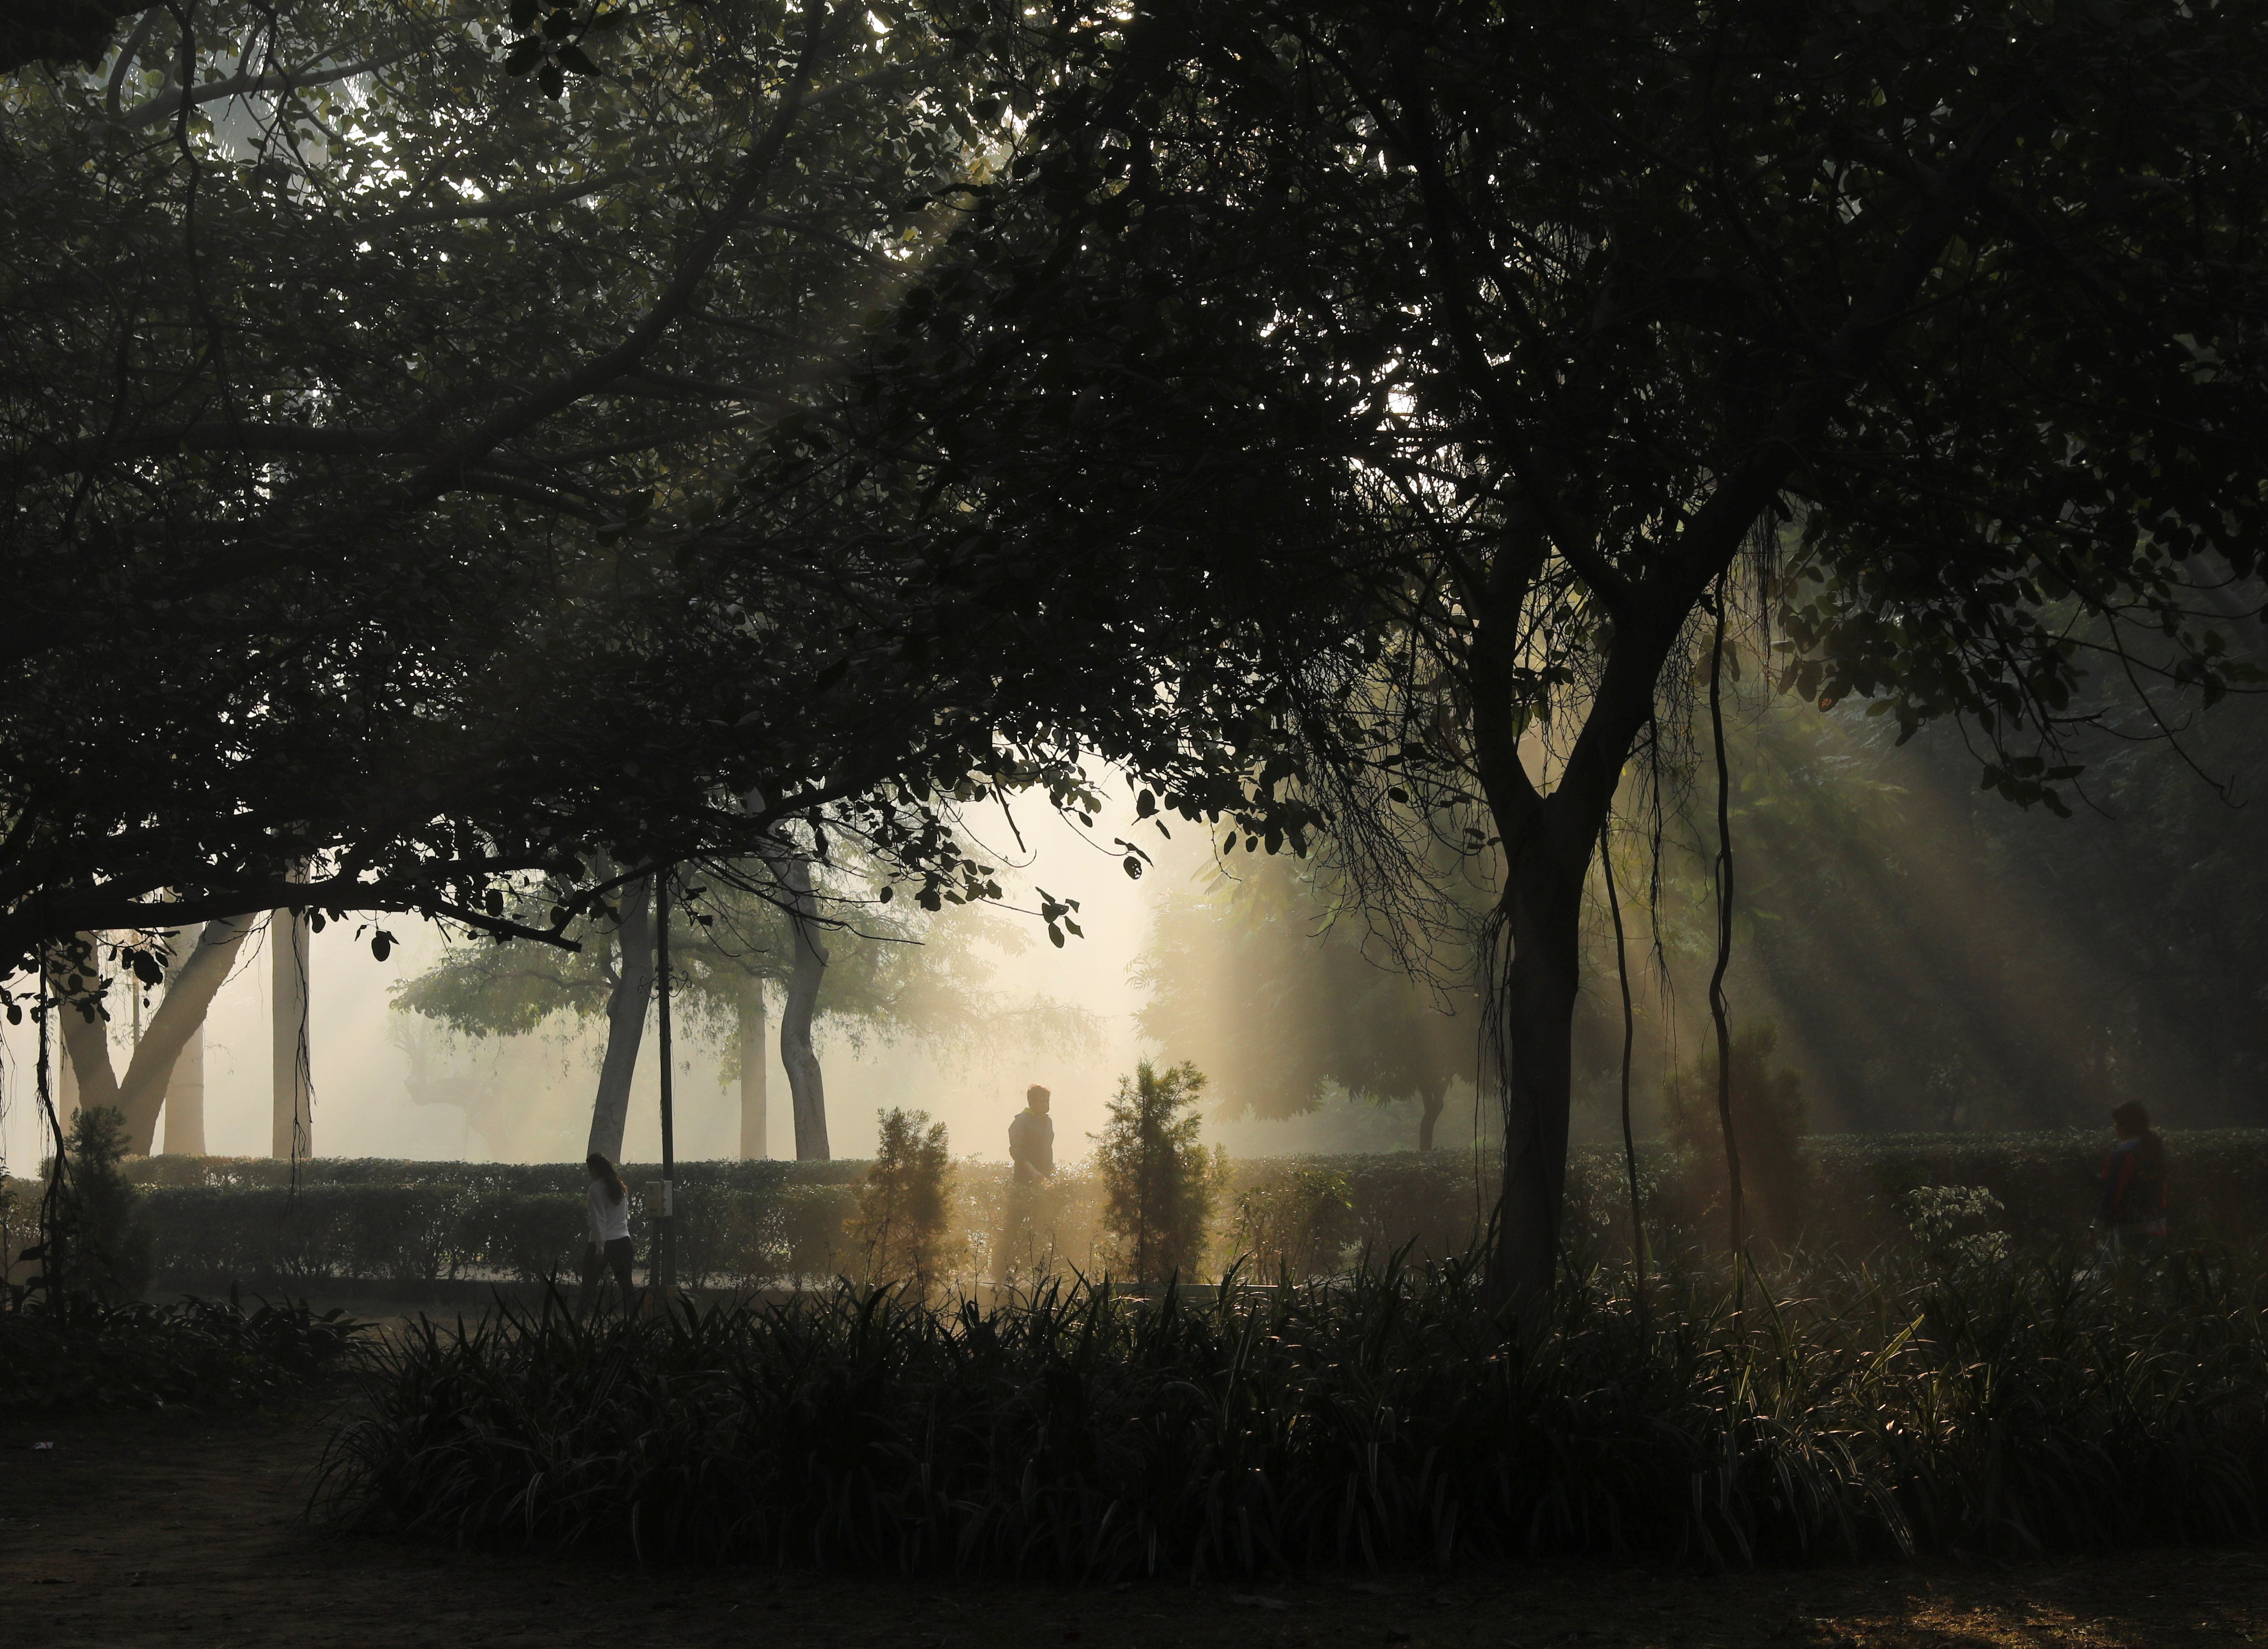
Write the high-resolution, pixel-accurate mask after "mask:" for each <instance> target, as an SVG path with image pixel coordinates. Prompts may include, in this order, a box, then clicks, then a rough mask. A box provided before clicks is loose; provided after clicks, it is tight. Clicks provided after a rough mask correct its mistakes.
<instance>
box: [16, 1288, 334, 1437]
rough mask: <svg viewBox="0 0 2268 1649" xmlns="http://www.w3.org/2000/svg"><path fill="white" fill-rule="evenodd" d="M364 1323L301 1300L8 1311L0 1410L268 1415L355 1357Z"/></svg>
mask: <svg viewBox="0 0 2268 1649" xmlns="http://www.w3.org/2000/svg"><path fill="white" fill-rule="evenodd" d="M366 1332H367V1325H365V1324H362V1323H358V1322H356V1321H352V1320H351V1319H350V1318H349V1317H348V1316H347V1315H346V1314H344V1313H343V1312H341V1311H337V1310H331V1311H327V1312H324V1313H322V1314H320V1315H318V1314H316V1313H314V1312H313V1311H311V1310H310V1309H309V1308H308V1307H307V1306H306V1304H305V1303H304V1302H302V1303H297V1304H294V1303H291V1302H288V1301H287V1302H286V1303H284V1304H282V1305H267V1304H262V1305H260V1306H258V1307H254V1309H252V1310H250V1311H247V1310H246V1309H245V1308H244V1307H243V1305H242V1304H241V1303H240V1302H239V1300H238V1299H237V1298H236V1296H235V1294H234V1293H233V1292H231V1294H230V1296H229V1299H228V1300H227V1302H226V1303H225V1304H224V1303H222V1302H220V1301H217V1300H207V1299H185V1300H183V1301H181V1302H180V1303H179V1304H177V1305H173V1306H151V1305H146V1304H144V1303H143V1302H142V1301H139V1300H129V1301H127V1302H124V1303H122V1304H111V1303H107V1302H105V1301H102V1300H100V1299H92V1298H88V1299H75V1300H73V1301H72V1302H71V1307H70V1311H69V1312H68V1313H66V1314H61V1315H58V1314H56V1313H55V1312H53V1311H46V1310H37V1311H9V1312H0V1408H15V1407H18V1406H22V1407H28V1408H40V1409H56V1410H83V1409H90V1408H165V1407H166V1406H168V1405H169V1404H180V1403H192V1404H199V1405H203V1404H214V1405H221V1406H231V1407H232V1406H237V1405H259V1406H262V1407H265V1406H269V1405H271V1404H274V1403H276V1402H280V1401H282V1400H284V1399H285V1398H287V1397H290V1396H291V1395H294V1394H295V1393H298V1392H299V1391H301V1390H303V1389H304V1388H306V1385H307V1383H308V1381H309V1380H312V1379H313V1378H314V1377H315V1376H316V1375H318V1374H320V1373H323V1372H325V1371H326V1370H328V1369H331V1368H334V1367H336V1366H340V1365H341V1364H342V1363H346V1362H349V1361H350V1360H351V1358H352V1357H353V1355H354V1354H355V1352H356V1351H357V1350H358V1348H359V1347H360V1346H361V1345H362V1344H363V1343H364V1336H365V1334H366Z"/></svg>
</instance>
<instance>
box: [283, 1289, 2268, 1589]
mask: <svg viewBox="0 0 2268 1649" xmlns="http://www.w3.org/2000/svg"><path fill="white" fill-rule="evenodd" d="M1721 1283H1722V1279H1721V1278H1719V1279H1715V1280H1710V1279H1706V1278H1704V1277H1699V1276H1692V1277H1683V1278H1676V1279H1672V1280H1670V1281H1668V1282H1666V1283H1663V1284H1661V1285H1659V1286H1658V1289H1657V1292H1656V1293H1655V1295H1654V1297H1653V1299H1652V1300H1651V1301H1650V1304H1651V1307H1652V1309H1651V1311H1650V1312H1649V1313H1648V1314H1646V1316H1645V1317H1644V1318H1641V1316H1640V1314H1638V1311H1637V1310H1636V1309H1635V1302H1634V1301H1633V1300H1632V1299H1631V1298H1630V1296H1629V1294H1628V1293H1627V1292H1625V1290H1624V1287H1623V1286H1622V1285H1617V1284H1616V1283H1614V1282H1613V1281H1612V1280H1611V1279H1610V1278H1609V1277H1605V1276H1603V1275H1594V1276H1591V1277H1572V1278H1570V1279H1569V1280H1568V1281H1567V1283H1566V1285H1565V1287H1564V1288H1563V1289H1562V1290H1561V1292H1560V1293H1559V1295H1558V1297H1557V1301H1556V1303H1555V1306H1554V1307H1553V1309H1552V1311H1551V1312H1550V1314H1549V1317H1548V1320H1546V1321H1540V1322H1535V1323H1531V1324H1528V1325H1526V1326H1522V1325H1519V1324H1515V1323H1512V1322H1509V1321H1507V1320H1506V1319H1505V1318H1503V1317H1502V1316H1500V1315H1499V1314H1496V1313H1494V1312H1492V1311H1491V1309H1490V1308H1489V1307H1487V1306H1486V1304H1485V1303H1484V1300H1483V1299H1482V1298H1481V1296H1480V1294H1479V1292H1477V1290H1476V1287H1475V1286H1474V1283H1473V1279H1472V1277H1470V1276H1469V1274H1468V1273H1467V1272H1466V1271H1464V1270H1462V1269H1460V1268H1457V1267H1454V1266H1450V1267H1436V1268H1432V1269H1430V1270H1395V1269H1391V1268H1389V1269H1387V1270H1375V1271H1373V1272H1371V1273H1369V1274H1366V1275H1363V1276H1359V1277H1353V1278H1351V1279H1349V1280H1347V1281H1345V1282H1344V1283H1341V1284H1337V1285H1309V1286H1287V1287H1285V1288H1281V1289H1278V1290H1276V1291H1272V1292H1270V1291H1241V1290H1239V1289H1236V1288H1234V1287H1226V1288H1224V1289H1223V1290H1222V1291H1221V1292H1220V1294H1219V1298H1218V1299H1216V1300H1214V1301H1212V1302H1211V1303H1208V1304H1206V1305H1204V1306H1202V1307H1200V1306H1197V1305H1196V1304H1194V1303H1192V1302H1191V1301H1190V1300H1189V1299H1188V1298H1187V1297H1185V1296H1183V1295H1182V1294H1180V1293H1179V1292H1175V1291H1172V1290H1168V1291H1167V1292H1165V1294H1164V1295H1163V1296H1162V1297H1161V1298H1160V1299H1156V1300H1154V1301H1148V1302H1142V1301H1134V1300H1130V1299H1123V1298H1121V1297H1117V1296H1115V1295H1114V1294H1113V1293H1112V1292H1110V1291H1109V1290H1108V1288H1106V1287H1100V1286H1098V1287H1088V1286H1084V1285H1075V1286H1071V1287H1068V1288H1049V1289H1045V1290H1042V1292H1040V1293H1038V1294H1037V1295H1036V1296H1035V1297H1033V1298H1030V1299H1024V1300H1020V1301H1019V1302H1017V1303H1015V1304H1013V1305H1009V1306H1005V1307H998V1308H980V1307H978V1306H977V1305H976V1304H975V1303H973V1302H969V1303H963V1304H961V1306H960V1307H958V1308H957V1309H950V1310H936V1309H928V1308H924V1307H922V1306H920V1305H919V1304H918V1303H917V1302H914V1301H910V1300H907V1299H902V1298H901V1297H899V1296H897V1295H895V1294H892V1293H889V1292H856V1291H853V1290H851V1289H849V1288H847V1287H846V1288H844V1289H843V1290H841V1291H839V1292H835V1293H833V1294H831V1295H826V1296H821V1297H815V1298H810V1299H805V1300H803V1301H799V1302H798V1303H795V1304H792V1305H783V1306H771V1307H758V1308H751V1307H726V1306H718V1307H710V1308H706V1309H703V1308H696V1307H689V1306H682V1305H681V1307H679V1308H678V1309H677V1310H676V1311H675V1312H674V1314H667V1315H665V1316H658V1317H656V1318H654V1319H652V1320H649V1321H641V1322H631V1323H621V1322H608V1323H606V1324H604V1325H602V1326H593V1325H590V1324H586V1323H581V1322H578V1321H575V1320H574V1319H573V1317H572V1316H571V1314H567V1313H565V1312H564V1311H563V1310H560V1309H556V1308H555V1309H547V1310H544V1311H541V1312H535V1313H530V1314H506V1315H504V1317H502V1318H500V1319H497V1320H491V1321H486V1322H482V1323H477V1324H474V1325H470V1326H468V1325H465V1324H462V1323H459V1324H457V1325H455V1326H453V1327H444V1326H442V1325H439V1324H436V1323H433V1322H430V1321H427V1322H423V1323H421V1324H419V1325H418V1326H416V1328H415V1329H412V1330H411V1331H410V1332H409V1333H408V1334H407V1335H405V1336H401V1337H400V1338H398V1339H397V1340H396V1341H395V1342H394V1343H393V1344H392V1346H391V1348H390V1349H389V1350H387V1351H385V1352H384V1353H382V1354H381V1357H380V1359H379V1364H378V1365H377V1366H376V1368H375V1370H374V1372H373V1373H372V1374H371V1376H370V1380H371V1386H370V1389H369V1392H368V1402H367V1406H366V1408H365V1410H362V1411H361V1412H360V1413H359V1414H358V1415H357V1417H354V1418H352V1419H350V1421H349V1422H347V1423H346V1424H344V1425H343V1426H342V1429H341V1430H340V1431H339V1432H337V1433H336V1434H335V1438H334V1439H333V1441H332V1444H331V1446H330V1449H329V1452H328V1456H327V1458H326V1461H325V1465H324V1469H323V1472H322V1475H321V1478H320V1486H319V1488H318V1490H317V1507H318V1510H319V1511H320V1513H323V1514H324V1515H326V1516H328V1518H330V1519H333V1520H336V1521H338V1522H340V1523H342V1524H345V1525H347V1526H350V1527H357V1528H379V1529H389V1530H396V1531H408V1532H412V1533H420V1534H425V1535H435V1536H439V1537H443V1538H446V1539H448V1540H451V1541H454V1542H463V1543H478V1544H483V1545H505V1546H512V1545H531V1546H541V1547H578V1546H594V1547H608V1546H611V1547H615V1548H617V1549H619V1550H623V1551H625V1552H633V1551H634V1552H635V1553H637V1555H638V1556H639V1557H642V1558H643V1559H644V1560H646V1561H651V1562H671V1563H675V1562H692V1563H705V1562H721V1561H729V1560H754V1561H760V1562H766V1563H779V1564H827V1565H846V1566H860V1567H878V1568H885V1569H895V1570H902V1571H917V1570H938V1571H952V1572H991V1573H997V1574H1003V1575H1011V1576H1026V1577H1035V1576H1042V1575H1046V1576H1052V1577H1057V1578H1062V1579H1075V1580H1082V1581H1089V1582H1092V1581H1101V1580H1108V1579H1114V1578H1117V1577H1123V1576H1132V1575H1140V1574H1155V1573H1175V1574H1207V1573H1224V1572H1226V1573H1240V1574H1249V1573H1256V1572H1273V1571H1277V1570H1280V1569H1285V1568H1294V1567H1300V1566H1303V1565H1309V1564H1330V1565H1333V1566H1344V1565H1349V1564H1355V1565H1362V1564H1380V1563H1385V1562H1388V1561H1406V1560H1413V1559H1415V1560H1423V1561H1429V1562H1434V1563H1449V1562H1454V1561H1457V1560H1461V1559H1465V1558H1472V1557H1504V1556H1509V1555H1513V1554H1519V1553H1525V1552H1533V1551H1557V1552H1619V1553H1644V1554H1684V1555H1688V1556H1692V1557H1701V1558H1705V1559H1708V1560H1712V1561H1716V1562H1723V1563H1741V1562H1747V1561H1751V1560H1756V1559H1762V1558H1792V1557H1813V1556H1826V1555H1835V1554H1850V1555H1860V1554H1869V1553H1875V1554H1897V1553H1910V1552H1913V1551H1917V1550H1954V1549H1965V1550H1986V1551H1995V1552H2016V1551H2023V1550H2039V1549H2095V1548H2103V1547H2110V1546H2115V1545H2118V1544H2121V1543H2124V1542H2136V1541H2161V1542H2162V1541H2183V1540H2186V1541H2211V1540H2221V1539H2228V1538H2232V1537H2236V1536H2240V1535H2247V1534H2250V1533H2252V1532H2254V1531H2256V1530H2257V1529H2258V1528H2259V1527H2260V1524H2261V1516H2260V1500H2259V1497H2260V1491H2261V1489H2262V1487H2263V1485H2264V1483H2268V1416H2264V1412H2263V1404H2264V1395H2268V1336H2264V1334H2263V1315H2262V1303H2263V1300H2262V1293H2261V1283H2262V1277H2261V1275H2260V1273H2259V1272H2258V1271H2257V1270H2255V1269H2254V1268H2252V1267H2251V1266H2250V1265H2249V1264H2243V1263H2235V1262H2232V1261H2230V1260H2228V1259H2226V1258H2220V1259H2205V1258H2199V1257H2194V1256H2192V1257H2190V1258H2186V1259H2183V1260H2181V1261H2179V1262H2176V1263H2169V1264H2168V1265H2167V1266H2166V1267H2164V1268H2163V1269H2162V1270H2160V1271H2158V1272H2156V1273H2154V1274H2153V1275H2150V1276H2148V1277H2141V1276H2137V1275H2127V1276H2110V1275H2096V1274H2093V1273H2090V1272H2088V1271H2087V1270H2081V1269H2080V1268H2079V1267H2077V1266H2076V1265H2074V1264H2072V1263H2036V1264H2032V1265H2029V1267H2015V1266H2010V1267H2004V1268H2001V1269H2000V1270H1999V1271H1998V1273H1997V1274H1994V1275H1991V1276H1978V1275H1968V1276H1960V1275H1948V1274H1946V1273H1944V1272H1942V1271H1937V1272H1929V1271H1924V1270H1909V1271H1904V1272H1896V1273H1886V1272H1882V1271H1867V1270H1845V1271H1840V1272H1836V1273H1834V1274H1831V1275H1829V1276H1826V1277H1820V1278H1816V1279H1815V1280H1814V1282H1813V1284H1812V1285H1810V1286H1809V1287H1808V1289H1805V1290H1800V1291H1799V1290H1797V1289H1796V1288H1794V1287H1793V1285H1791V1284H1790V1282H1789V1281H1788V1279H1787V1278H1785V1277H1782V1278H1779V1279H1777V1281H1776V1282H1775V1279H1771V1278H1767V1277H1749V1278H1748V1279H1745V1285H1744V1287H1743V1288H1742V1290H1741V1291H1739V1292H1738V1294H1737V1295H1736V1294H1735V1293H1734V1292H1733V1291H1730V1290H1728V1289H1727V1288H1725V1287H1723V1286H1721ZM1648 1324H1650V1325H1651V1326H1650V1327H1649V1326H1644V1325H1648Z"/></svg>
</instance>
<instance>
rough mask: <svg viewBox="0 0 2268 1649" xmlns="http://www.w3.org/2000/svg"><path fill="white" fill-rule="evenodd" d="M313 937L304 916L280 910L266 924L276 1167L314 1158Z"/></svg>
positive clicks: (272, 1147)
mask: <svg viewBox="0 0 2268 1649" xmlns="http://www.w3.org/2000/svg"><path fill="white" fill-rule="evenodd" d="M313 938H314V936H313V933H311V932H310V931H309V930H308V924H307V917H306V912H305V911H301V912H298V913H297V914H296V915H295V914H294V913H293V912H291V911H289V910H278V911H276V912H275V913H274V914H273V915H271V916H270V917H269V919H268V953H269V966H270V967H271V968H272V969H273V973H272V975H271V978H272V980H273V982H274V983H272V985H271V986H270V988H269V1093H270V1095H271V1101H270V1104H269V1117H268V1139H269V1144H268V1154H269V1156H271V1157H273V1158H275V1159H276V1160H277V1161H279V1162H282V1161H298V1160H305V1159H306V1158H309V1157H312V1156H313V1155H314V1154H315V1117H314V1104H313V1101H314V1078H313V1071H312V1069H311V1061H312V1060H313V1050H312V1049H310V1048H309V1046H308V1042H307V1038H308V1026H307V969H308V967H309V965H310V961H311V960H312V959H311V958H310V957H309V955H308V950H309V947H310V946H311V945H312V944H313Z"/></svg>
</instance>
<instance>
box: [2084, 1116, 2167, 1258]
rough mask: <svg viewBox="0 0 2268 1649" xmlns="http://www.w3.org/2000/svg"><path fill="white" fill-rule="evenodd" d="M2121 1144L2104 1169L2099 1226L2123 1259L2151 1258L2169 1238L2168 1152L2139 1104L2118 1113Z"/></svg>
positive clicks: (2097, 1214)
mask: <svg viewBox="0 0 2268 1649" xmlns="http://www.w3.org/2000/svg"><path fill="white" fill-rule="evenodd" d="M2110 1126H2111V1127H2112V1128H2113V1129H2114V1130H2117V1135H2118V1142H2117V1144H2116V1145H2112V1146H2111V1147H2110V1158H2109V1159H2108V1160H2106V1161H2105V1162H2104V1163H2103V1165H2102V1205H2101V1206H2100V1207H2099V1208H2098V1209H2096V1211H2095V1226H2096V1227H2097V1228H2098V1229H2100V1230H2102V1231H2103V1232H2105V1233H2109V1235H2110V1245H2111V1247H2112V1248H2114V1249H2115V1250H2117V1252H2119V1253H2122V1254H2148V1253H2150V1252H2152V1251H2153V1250H2154V1249H2155V1248H2157V1246H2158V1245H2159V1244H2160V1243H2161V1241H2163V1240H2164V1239H2165V1235H2166V1146H2165V1142H2164V1141H2163V1140H2161V1139H2160V1138H2159V1137H2158V1136H2157V1133H2156V1132H2155V1130H2153V1129H2152V1128H2151V1126H2150V1113H2149V1112H2148V1111H2147V1110H2146V1109H2144V1108H2143V1107H2142V1106H2141V1105H2140V1104H2139V1103H2138V1102H2137V1101H2132V1100H2129V1101H2126V1103H2125V1104H2124V1105H2120V1106H2117V1107H2114V1108H2112V1110H2111V1113H2110Z"/></svg>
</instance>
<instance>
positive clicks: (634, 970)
mask: <svg viewBox="0 0 2268 1649" xmlns="http://www.w3.org/2000/svg"><path fill="white" fill-rule="evenodd" d="M652 996H653V878H652V877H651V876H641V877H639V878H638V879H637V880H636V881H634V882H631V883H630V884H628V885H627V886H625V887H623V889H622V927H621V928H620V929H619V930H618V931H616V933H615V989H614V993H613V994H612V995H611V996H609V997H608V998H607V1057H606V1060H605V1063H604V1064H601V1065H600V1067H599V1095H598V1098H597V1100H596V1101H594V1102H593V1105H592V1107H591V1143H590V1145H588V1146H587V1147H586V1149H587V1150H589V1151H593V1152H598V1153H599V1154H600V1155H601V1156H603V1157H605V1158H606V1159H607V1160H608V1161H609V1162H620V1161H621V1160H622V1130H623V1128H624V1127H625V1126H626V1125H627V1123H629V1120H630V1076H631V1073H632V1072H634V1071H637V1056H638V1044H639V1042H642V1041H643V1040H644V1037H645V1013H646V1004H647V1002H648V1001H649V1000H650V999H651V998H652Z"/></svg>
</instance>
